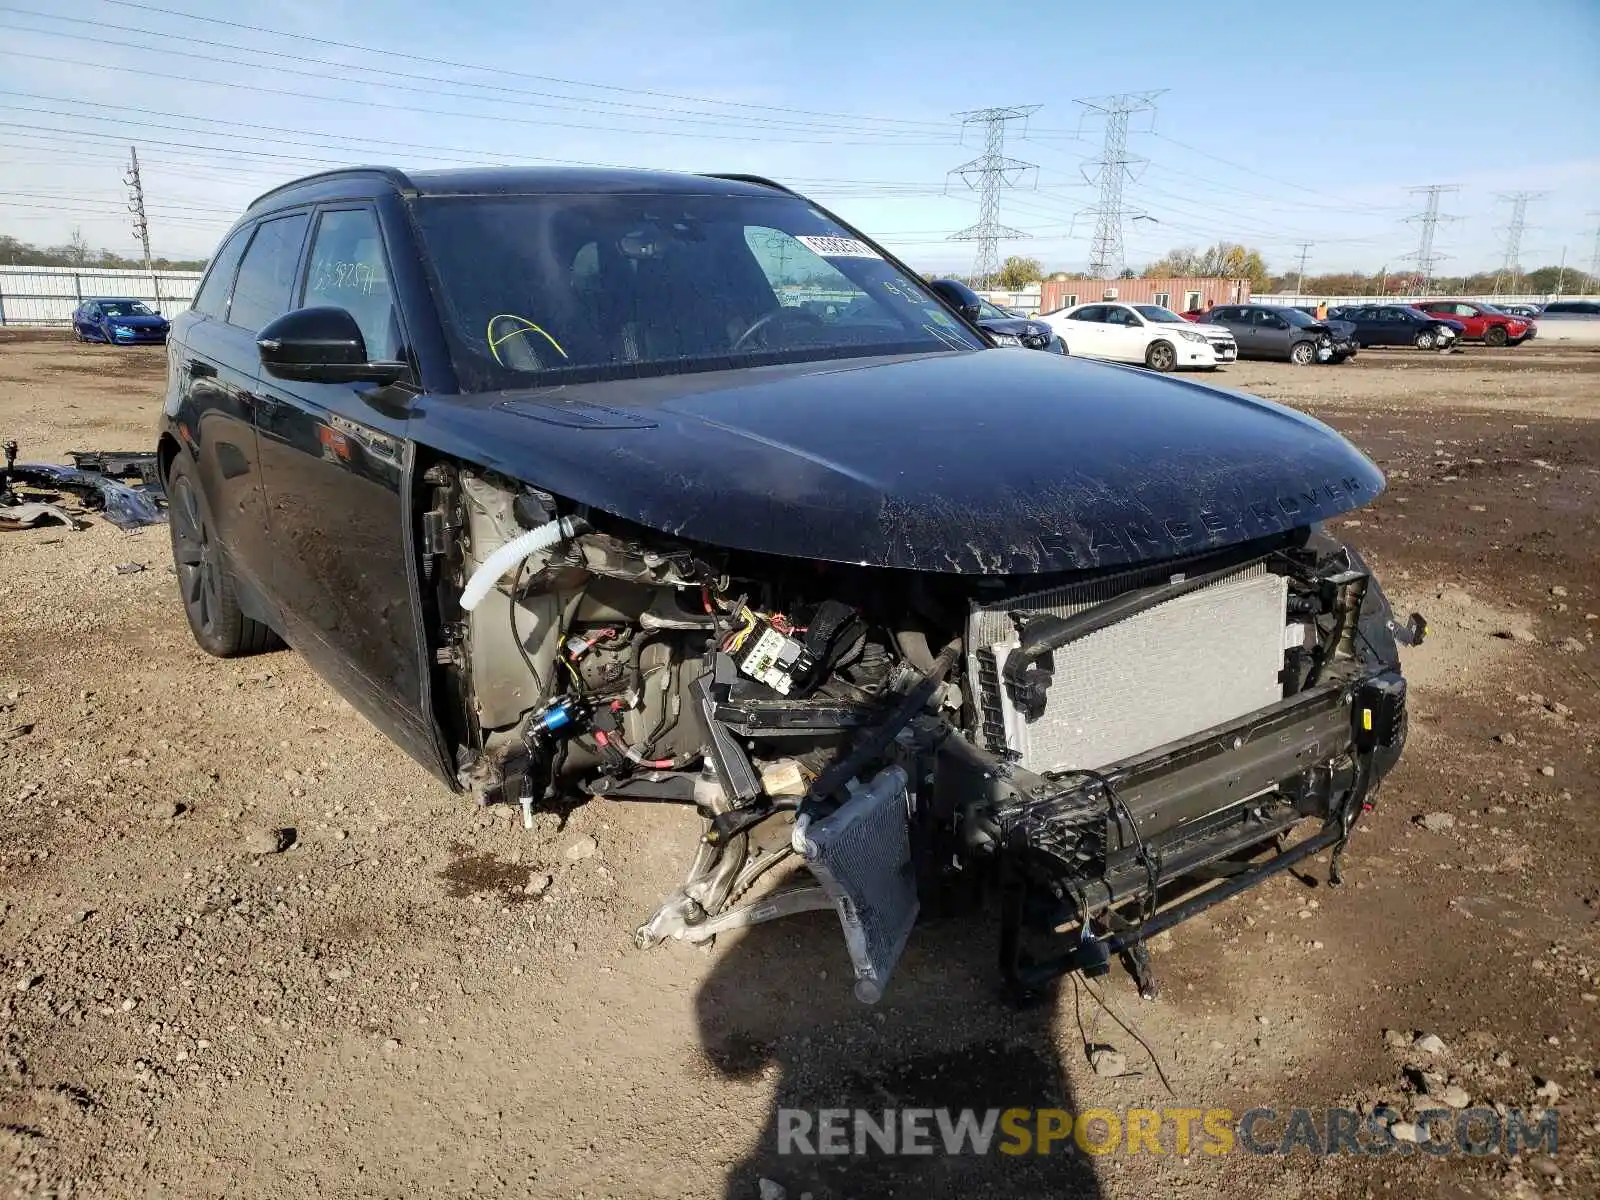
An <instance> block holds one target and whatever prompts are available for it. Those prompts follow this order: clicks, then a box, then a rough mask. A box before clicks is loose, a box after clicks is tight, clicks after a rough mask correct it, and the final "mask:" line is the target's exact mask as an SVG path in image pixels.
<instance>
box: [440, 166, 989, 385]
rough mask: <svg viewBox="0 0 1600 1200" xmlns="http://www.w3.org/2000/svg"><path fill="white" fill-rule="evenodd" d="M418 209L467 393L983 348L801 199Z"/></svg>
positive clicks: (606, 197)
mask: <svg viewBox="0 0 1600 1200" xmlns="http://www.w3.org/2000/svg"><path fill="white" fill-rule="evenodd" d="M413 211H414V213H415V216H416V222H417V226H418V229H419V230H420V232H421V235H422V240H423V242H424V243H425V245H426V248H427V256H428V258H429V259H430V260H431V265H432V268H433V271H434V273H435V280H436V287H437V289H438V292H439V297H438V298H439V300H440V309H441V312H442V315H443V317H444V323H445V326H446V331H447V333H448V335H449V338H450V341H451V343H452V346H451V349H452V354H453V357H454V359H455V363H456V370H457V373H458V374H459V375H460V376H461V380H462V386H463V387H464V388H466V389H468V390H476V391H481V390H487V389H490V388H494V387H528V386H539V385H544V384H556V383H569V382H580V381H584V380H591V379H601V378H615V377H620V376H626V377H635V376H640V375H659V374H666V373H669V372H676V371H703V370H714V369H718V368H729V367H744V366H754V365H762V364H768V363H778V362H805V361H809V360H815V359H824V358H848V357H859V356H865V355H883V354H910V353H926V352H930V351H944V350H978V349H983V348H984V347H983V345H982V343H980V342H979V341H978V340H977V339H976V338H974V337H973V336H972V334H971V333H969V332H968V331H967V329H966V328H965V327H964V326H962V325H961V324H960V322H958V321H957V320H955V319H954V318H953V317H952V316H950V314H949V313H948V312H947V311H946V310H945V308H944V307H943V306H942V305H941V304H940V303H939V302H938V300H937V299H936V298H935V297H934V295H933V294H932V293H931V292H930V291H928V290H927V288H925V287H924V286H923V285H922V284H921V283H920V282H919V281H917V280H915V279H912V278H911V277H909V276H908V275H906V274H904V273H902V272H901V271H900V270H899V269H898V268H896V267H894V266H892V265H891V264H890V263H888V262H887V261H885V260H884V259H883V258H882V257H881V256H880V255H879V253H878V251H876V250H874V249H873V248H872V247H871V246H869V245H867V244H866V243H864V242H861V241H859V240H857V239H856V238H855V237H853V236H851V235H850V234H849V233H848V232H847V231H846V230H844V229H842V228H840V227H839V226H838V225H837V224H835V223H834V222H833V221H830V220H829V219H827V218H826V217H824V216H822V215H821V214H820V213H819V212H818V211H817V210H816V209H814V208H812V207H811V206H810V205H809V204H807V203H806V202H805V201H804V200H800V199H797V198H795V197H792V196H709V195H679V194H669V195H637V194H622V195H619V194H594V195H589V194H583V195H561V196H435V197H424V198H422V199H419V200H417V201H415V202H414V205H413Z"/></svg>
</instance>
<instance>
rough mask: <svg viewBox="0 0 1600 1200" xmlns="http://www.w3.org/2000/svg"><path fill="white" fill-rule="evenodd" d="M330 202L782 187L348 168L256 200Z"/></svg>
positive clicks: (557, 172) (613, 171)
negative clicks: (346, 197)
mask: <svg viewBox="0 0 1600 1200" xmlns="http://www.w3.org/2000/svg"><path fill="white" fill-rule="evenodd" d="M302 189H304V190H307V191H313V192H316V193H318V195H317V196H316V197H315V198H318V199H321V198H324V193H326V192H328V191H329V190H330V189H331V190H337V191H344V192H349V193H351V194H352V195H363V196H370V195H374V194H376V193H377V192H380V191H389V190H396V189H397V190H399V191H403V192H408V193H411V194H413V195H422V196H484V195H488V196H518V195H552V194H557V195H560V194H565V195H571V194H574V193H595V194H608V193H610V194H615V193H635V194H637V193H659V194H663V195H667V194H673V193H676V194H679V195H688V194H700V195H704V194H706V193H715V194H717V195H743V196H770V195H772V193H773V192H774V191H777V192H787V190H788V189H786V188H784V187H783V186H782V185H781V184H777V183H773V182H771V181H769V180H765V179H761V178H759V177H757V176H754V175H693V174H689V173H688V172H682V171H636V170H628V169H626V168H621V167H565V166H559V167H558V166H550V167H466V168H462V169H459V170H449V171H411V172H405V171H401V170H399V169H397V168H395V167H346V168H341V169H339V170H334V171H323V172H321V173H320V174H316V175H308V176H306V177H304V178H302V179H296V180H292V181H290V182H289V183H285V184H282V185H281V186H279V187H276V188H273V189H272V190H271V191H269V192H265V193H263V194H262V195H260V196H258V197H256V199H255V200H253V201H252V202H251V205H250V207H251V208H254V207H255V206H256V205H258V204H260V203H261V202H262V201H264V200H266V199H267V198H269V197H280V198H287V196H286V194H287V193H290V192H295V191H300V190H302Z"/></svg>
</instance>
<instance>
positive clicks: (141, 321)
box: [101, 314, 167, 329]
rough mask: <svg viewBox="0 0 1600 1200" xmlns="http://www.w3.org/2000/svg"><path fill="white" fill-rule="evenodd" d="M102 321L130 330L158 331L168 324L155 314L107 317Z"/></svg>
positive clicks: (164, 319)
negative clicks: (123, 326)
mask: <svg viewBox="0 0 1600 1200" xmlns="http://www.w3.org/2000/svg"><path fill="white" fill-rule="evenodd" d="M101 320H103V321H105V322H106V324H108V325H125V326H126V327H127V328H129V329H158V328H160V327H161V326H163V325H165V324H166V323H167V319H166V318H165V317H162V316H156V315H154V314H152V315H150V316H127V317H113V316H105V317H102V318H101Z"/></svg>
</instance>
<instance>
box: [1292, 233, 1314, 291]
mask: <svg viewBox="0 0 1600 1200" xmlns="http://www.w3.org/2000/svg"><path fill="white" fill-rule="evenodd" d="M1298 244H1299V246H1300V266H1299V269H1298V270H1296V271H1295V283H1294V293H1295V295H1297V296H1301V297H1303V296H1304V295H1305V294H1306V259H1308V258H1310V257H1311V247H1313V246H1315V245H1316V243H1315V242H1300V243H1298Z"/></svg>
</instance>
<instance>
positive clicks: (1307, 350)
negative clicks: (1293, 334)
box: [1289, 342, 1317, 367]
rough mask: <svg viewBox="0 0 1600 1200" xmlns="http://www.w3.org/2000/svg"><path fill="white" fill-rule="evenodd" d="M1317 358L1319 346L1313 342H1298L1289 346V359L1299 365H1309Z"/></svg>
mask: <svg viewBox="0 0 1600 1200" xmlns="http://www.w3.org/2000/svg"><path fill="white" fill-rule="evenodd" d="M1316 360H1317V347H1316V345H1315V343H1313V342H1296V343H1295V344H1294V345H1293V346H1290V347H1289V361H1290V362H1292V363H1293V364H1294V365H1295V366H1297V367H1309V366H1310V365H1311V364H1312V363H1314V362H1315V361H1316Z"/></svg>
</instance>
